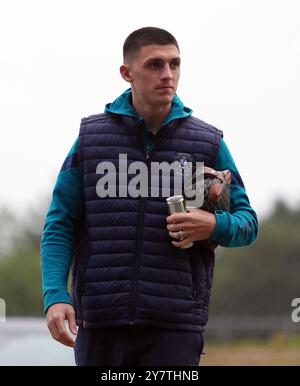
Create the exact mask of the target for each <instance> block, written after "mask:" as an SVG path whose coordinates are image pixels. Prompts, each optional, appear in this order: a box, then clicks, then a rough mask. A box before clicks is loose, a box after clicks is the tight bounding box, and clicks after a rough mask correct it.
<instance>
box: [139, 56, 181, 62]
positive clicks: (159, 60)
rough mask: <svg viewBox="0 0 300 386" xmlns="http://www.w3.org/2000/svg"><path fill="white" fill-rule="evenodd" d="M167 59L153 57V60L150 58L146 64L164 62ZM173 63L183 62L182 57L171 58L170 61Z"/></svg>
mask: <svg viewBox="0 0 300 386" xmlns="http://www.w3.org/2000/svg"><path fill="white" fill-rule="evenodd" d="M164 61H165V59H164V58H161V57H159V56H157V57H156V56H153V57H151V58H148V59H146V61H145V63H149V62H164ZM173 61H177V62H179V63H180V62H181V59H180V56H175V57H174V58H171V59H170V62H173Z"/></svg>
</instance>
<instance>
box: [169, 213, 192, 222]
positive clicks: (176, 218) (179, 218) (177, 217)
mask: <svg viewBox="0 0 300 386" xmlns="http://www.w3.org/2000/svg"><path fill="white" fill-rule="evenodd" d="M190 216H191V215H190V213H174V214H172V215H171V216H168V217H167V222H168V223H172V222H176V223H178V222H183V221H189V220H190Z"/></svg>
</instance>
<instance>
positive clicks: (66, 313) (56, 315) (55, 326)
mask: <svg viewBox="0 0 300 386" xmlns="http://www.w3.org/2000/svg"><path fill="white" fill-rule="evenodd" d="M46 319H47V325H48V328H49V330H50V333H51V335H52V338H53V339H55V340H57V341H58V342H60V343H62V344H64V345H66V346H69V347H74V345H75V339H74V338H73V337H72V336H71V335H70V334H69V333H68V332H67V330H66V327H65V320H67V321H68V324H69V329H70V331H71V332H72V334H74V335H77V327H76V323H75V311H74V308H73V306H71V305H70V304H66V303H57V304H53V305H52V306H50V307H49V309H48V311H47V315H46Z"/></svg>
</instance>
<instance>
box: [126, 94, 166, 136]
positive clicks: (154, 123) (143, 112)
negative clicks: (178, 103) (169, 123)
mask: <svg viewBox="0 0 300 386" xmlns="http://www.w3.org/2000/svg"><path fill="white" fill-rule="evenodd" d="M132 104H133V107H134V109H135V111H136V112H137V114H138V115H139V116H141V117H143V119H144V121H145V123H146V127H147V129H148V130H149V131H152V133H153V134H155V133H156V132H157V131H158V130H159V129H160V127H161V126H162V124H163V122H164V120H165V119H166V117H167V116H168V115H169V113H170V111H171V103H170V104H169V105H165V106H153V105H152V106H150V105H145V104H139V103H138V102H137V101H135V100H134V98H133V100H132Z"/></svg>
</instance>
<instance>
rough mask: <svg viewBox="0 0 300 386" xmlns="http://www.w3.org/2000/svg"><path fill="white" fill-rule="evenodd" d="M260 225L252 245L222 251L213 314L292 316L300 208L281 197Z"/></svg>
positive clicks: (299, 261)
mask: <svg viewBox="0 0 300 386" xmlns="http://www.w3.org/2000/svg"><path fill="white" fill-rule="evenodd" d="M259 228H260V230H259V237H258V239H257V241H256V242H255V243H254V244H253V245H251V246H249V247H244V248H222V249H221V250H220V253H219V255H218V258H217V260H216V269H215V275H214V284H213V291H212V301H211V306H210V311H211V313H213V314H214V315H222V316H223V315H236V316H243V315H245V316H247V315H252V316H267V315H270V316H280V315H289V314H290V313H291V310H292V308H291V302H292V300H293V299H294V298H297V297H300V280H299V276H300V208H299V209H293V210H292V209H290V208H288V207H287V206H286V205H285V204H284V203H283V202H282V201H278V202H277V203H276V205H275V206H274V210H273V213H272V214H271V215H270V216H269V217H268V218H266V219H264V220H263V221H261V222H260V227H259Z"/></svg>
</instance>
